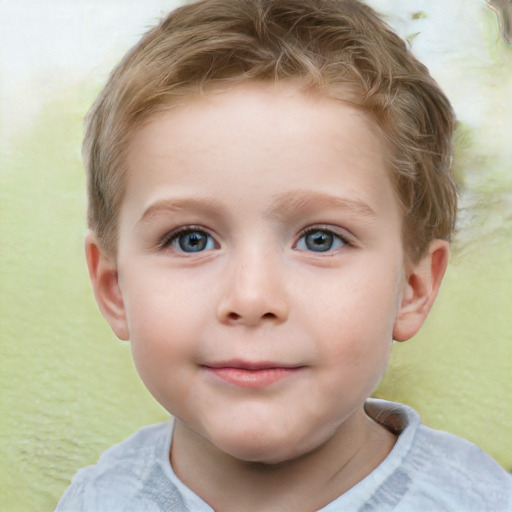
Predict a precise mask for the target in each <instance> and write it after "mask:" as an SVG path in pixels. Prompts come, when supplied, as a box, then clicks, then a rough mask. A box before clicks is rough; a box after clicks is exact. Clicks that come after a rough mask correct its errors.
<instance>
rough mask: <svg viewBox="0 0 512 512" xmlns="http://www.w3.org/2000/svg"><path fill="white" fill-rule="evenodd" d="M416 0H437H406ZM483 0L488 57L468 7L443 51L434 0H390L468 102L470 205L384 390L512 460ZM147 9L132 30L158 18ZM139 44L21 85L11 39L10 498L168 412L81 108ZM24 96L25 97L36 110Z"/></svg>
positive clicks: (4, 440) (505, 126) (33, 496)
mask: <svg viewBox="0 0 512 512" xmlns="http://www.w3.org/2000/svg"><path fill="white" fill-rule="evenodd" d="M63 3H64V2H60V3H59V2H48V4H59V5H61V4H63ZM85 3H87V2H85ZM88 3H89V4H91V5H92V4H95V5H99V2H88ZM370 3H372V4H375V5H376V7H382V8H385V7H386V6H385V5H384V4H385V2H382V1H381V2H378V1H375V2H370ZM416 3H417V4H419V5H420V7H421V5H423V4H425V3H424V2H423V3H422V2H410V3H409V4H408V5H410V4H416ZM28 4H29V3H28V2H27V3H26V5H28ZM164 4H165V2H160V3H158V2H156V3H155V2H153V4H151V5H152V6H153V7H152V9H153V10H151V9H149V8H148V17H149V18H150V19H151V18H153V19H154V18H155V17H156V16H158V14H159V13H158V9H160V8H162V5H164ZM459 4H460V2H459ZM470 4H471V5H472V8H471V10H470V15H471V23H473V25H472V26H471V27H470V29H471V30H472V32H473V36H472V37H474V38H477V42H476V43H475V47H474V48H479V50H478V52H481V53H478V56H477V57H478V59H480V60H477V61H476V64H475V54H474V53H473V50H472V48H473V46H471V44H469V43H468V42H467V40H466V39H464V38H465V37H466V36H465V35H464V34H465V32H464V31H465V28H464V27H461V26H460V25H458V24H460V23H462V22H464V23H466V21H464V20H466V19H467V13H465V10H462V7H460V9H461V11H460V12H457V11H456V12H455V14H454V13H453V12H452V13H451V18H450V22H451V23H453V30H455V31H457V30H459V31H460V33H461V34H462V35H461V36H460V38H462V43H461V45H460V47H458V46H457V45H456V41H457V38H452V43H446V44H452V46H451V47H447V48H446V49H445V52H444V53H439V51H438V50H435V48H434V50H432V49H430V50H429V48H428V44H427V43H428V40H429V38H433V39H435V37H436V34H438V32H436V30H438V28H436V27H435V26H433V25H436V24H435V23H433V22H432V19H431V18H432V17H433V16H434V15H435V13H434V14H431V13H430V11H429V10H428V9H426V10H425V11H421V10H419V9H412V8H408V9H405V8H404V10H403V11H401V14H400V15H397V14H396V13H395V14H393V12H391V11H389V12H388V17H389V21H390V22H392V23H394V24H395V26H396V27H397V29H398V30H401V31H402V34H403V35H404V36H409V39H410V40H411V44H412V47H413V50H415V49H417V50H418V53H419V54H420V58H422V59H423V60H425V61H427V64H428V65H429V67H431V69H432V71H433V73H434V76H436V78H438V79H439V81H440V82H441V83H442V85H443V87H444V88H445V89H446V90H447V92H448V95H449V96H450V97H451V98H452V99H453V100H454V104H455V107H456V109H457V111H458V113H459V117H460V118H461V121H462V125H461V129H460V130H459V139H458V148H459V149H458V160H457V173H458V176H459V178H460V181H461V183H462V185H463V188H462V190H463V201H462V205H463V214H462V216H461V223H460V232H459V234H458V237H457V241H456V243H455V244H454V256H453V259H452V262H451V265H450V268H449V271H448V275H447V277H446V280H445V283H444V285H443V288H442V290H441V293H440V297H439V299H438V302H437V303H436V305H435V308H434V311H433V313H432V315H431V317H430V318H429V320H428V321H427V324H426V326H425V327H424V329H423V330H422V332H421V333H420V335H418V336H417V337H416V338H415V339H414V340H411V341H409V342H407V343H404V344H397V345H395V346H394V349H393V355H392V361H391V365H390V367H389V370H388V372H387V374H386V376H385V378H384V380H383V382H382V384H381V385H380V387H379V388H378V390H377V391H376V395H377V396H379V397H385V398H388V399H391V400H398V401H402V402H405V403H408V404H410V405H412V406H413V407H415V408H416V409H417V410H418V411H419V412H420V413H421V416H422V418H423V420H424V422H425V423H427V424H428V425H430V426H433V427H436V428H441V429H444V430H448V431H450V432H453V433H455V434H458V435H460V436H462V437H465V438H467V439H470V440H471V441H473V442H475V443H477V444H478V445H479V446H480V447H481V448H482V449H484V450H485V451H487V452H488V453H489V454H491V455H492V456H493V457H494V458H496V459H497V460H498V461H499V462H500V463H501V464H502V465H503V466H504V467H506V468H507V469H512V436H511V435H510V425H511V424H512V407H511V403H510V397H511V396H512V377H511V375H512V329H511V327H512V325H511V324H512V322H511V316H512V298H511V297H512V293H511V290H512V262H511V260H512V227H511V218H512V198H511V191H512V165H511V162H512V149H511V147H510V146H511V145H510V133H512V126H511V121H510V117H511V116H510V114H511V112H512V104H511V103H512V100H511V98H510V90H512V71H511V70H512V48H510V47H506V46H505V45H504V44H503V43H502V41H501V40H500V39H499V37H498V35H497V27H496V20H495V17H494V15H493V13H491V12H490V11H488V10H487V9H485V7H484V6H483V5H482V3H480V4H478V5H477V2H473V0H471V2H470V1H469V0H468V1H467V2H466V4H465V5H466V6H468V5H470ZM430 5H434V3H431V4H430ZM460 5H461V6H462V4H460ZM5 12H6V11H4V12H3V13H4V14H5ZM100 12H101V11H100ZM0 13H2V11H1V10H0ZM48 16H51V13H48ZM461 19H462V20H463V21H462V22H461ZM2 23H6V20H5V19H4V20H3V22H2ZM139 23H140V26H139V28H138V29H137V30H136V29H133V34H132V36H133V38H134V39H133V40H135V39H136V36H137V35H138V34H139V33H141V32H142V31H143V29H144V24H143V22H142V21H140V22H139ZM429 23H430V24H429ZM446 23H448V21H447V22H446ZM468 23H469V21H468ZM445 28H446V27H445ZM430 31H433V35H432V33H431V32H430ZM452 35H453V34H452ZM115 39H116V34H115V31H114V32H113V34H112V40H115ZM123 41H124V40H123ZM453 41H455V43H453ZM132 42H133V41H131V40H130V44H131V43H132ZM2 43H5V41H2ZM453 45H455V46H453ZM114 46H115V45H114ZM126 48H127V46H126V45H124V46H122V47H119V48H117V47H116V48H114V47H112V48H111V51H110V54H109V56H106V57H105V58H104V59H103V60H104V62H103V64H102V67H101V69H98V68H93V69H89V70H87V73H88V74H83V73H82V74H81V75H80V74H78V73H77V74H76V77H75V76H72V77H71V78H69V77H67V78H66V79H63V78H62V77H63V76H64V73H63V72H64V71H66V68H62V67H61V68H60V69H55V70H54V69H53V68H52V67H51V65H49V66H48V67H49V69H48V72H47V73H46V74H39V75H37V76H36V77H35V78H32V81H31V82H29V85H28V86H26V88H25V89H20V90H18V91H17V90H15V88H13V89H12V91H14V93H13V92H12V91H11V90H10V89H9V88H8V87H7V85H6V84H5V80H6V78H5V77H6V76H7V75H6V74H5V72H6V71H8V63H9V56H8V55H6V53H3V54H2V59H3V61H2V65H3V66H2V71H3V73H2V80H4V87H3V89H2V93H3V99H2V111H1V112H0V122H1V125H0V128H1V131H0V143H1V151H0V172H1V192H0V194H1V196H0V200H1V211H0V215H1V217H0V229H1V231H0V236H1V248H0V279H1V285H2V291H1V304H0V322H1V323H0V332H1V350H0V364H1V367H0V372H1V373H0V392H1V395H0V417H1V423H0V435H1V439H0V445H1V451H2V456H1V458H0V510H1V511H3V512H8V511H24V512H30V511H44V510H51V509H52V508H53V506H54V505H55V503H56V501H57V500H58V498H59V496H60V495H61V494H62V492H63V491H64V490H65V488H66V487H67V486H68V485H69V481H70V478H71V477H72V475H73V474H74V473H75V472H76V471H77V470H78V469H79V468H80V467H83V466H84V465H87V464H91V463H93V462H94V461H95V460H96V459H97V458H98V456H99V455H100V454H101V452H102V451H103V450H105V449H106V448H107V447H108V446H110V445H112V444H113V443H115V442H118V441H120V440H122V439H123V438H125V437H127V436H128V435H129V434H131V433H132V432H133V431H134V430H136V429H137V428H138V427H140V426H142V425H144V424H148V423H153V422H157V421H161V420H162V419H164V418H166V417H167V413H166V412H165V411H163V410H162V409H161V408H160V406H159V405H157V404H156V403H155V402H154V400H153V399H152V398H151V397H150V396H149V394H148V392H147V391H146V390H145V389H144V388H143V386H142V384H141V383H140V382H139V379H138V377H137V375H136V373H135V370H134V368H133V365H132V362H131V357H130V350H129V345H128V344H126V343H122V342H120V341H118V340H116V339H115V338H114V336H113V334H112V333H111V332H110V330H109V328H108V327H107V325H106V323H105V322H104V320H103V319H102V317H101V315H100V314H99V312H98V310H97V307H96V305H95V303H94V300H93V297H92V293H91V291H90V287H89V283H88V277H87V274H86V269H85V263H84V257H83V249H82V244H83V233H84V230H85V223H84V212H85V194H84V177H83V174H82V168H81V162H80V141H81V135H82V119H83V116H84V114H85V112H86V110H87V108H88V107H89V105H90V104H91V102H92V100H93V98H94V96H95V94H96V93H97V92H98V90H99V87H100V83H102V82H103V80H104V78H105V73H106V70H108V69H109V68H110V67H111V65H112V64H113V63H115V62H116V61H117V60H118V59H119V58H120V56H121V55H122V53H123V52H124V51H125V50H126ZM429 52H430V53H429ZM436 52H437V53H436ZM429 59H430V60H429ZM6 63H7V64H6ZM59 73H63V74H61V75H59ZM50 85H51V86H50ZM10 91H11V92H10ZM16 94H17V95H18V96H17V97H16ZM24 94H31V95H35V96H37V108H32V109H31V110H30V112H28V111H27V110H23V106H24V103H23V101H24V97H23V95H24ZM13 98H14V99H13ZM26 99H27V101H28V98H26ZM33 100H34V98H33V97H31V101H33ZM16 101H17V102H18V103H16ZM475 104H477V106H479V108H476V109H475ZM17 112H24V117H23V119H22V120H20V119H18V118H17ZM475 112H476V113H475ZM507 133H508V136H507Z"/></svg>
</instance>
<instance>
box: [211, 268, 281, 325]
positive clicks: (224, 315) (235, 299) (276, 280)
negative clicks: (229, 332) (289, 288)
mask: <svg viewBox="0 0 512 512" xmlns="http://www.w3.org/2000/svg"><path fill="white" fill-rule="evenodd" d="M287 317H288V302H287V299H286V290H285V283H284V280H283V278H282V275H281V274H280V273H279V272H278V271H277V268H276V267H272V266H269V265H268V264H264V265H253V266H249V265H244V266H243V267H241V268H239V269H238V270H237V271H233V272H232V273H231V276H230V278H229V279H228V280H227V281H226V288H225V289H224V293H223V296H222V298H221V300H220V302H219V307H218V318H219V320H220V321H221V322H223V323H228V324H232V325H246V326H256V325H259V324H260V323H269V322H270V323H281V322H284V321H285V320H286V319H287Z"/></svg>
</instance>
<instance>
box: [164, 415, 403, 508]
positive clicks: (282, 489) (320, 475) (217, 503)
mask: <svg viewBox="0 0 512 512" xmlns="http://www.w3.org/2000/svg"><path fill="white" fill-rule="evenodd" d="M395 441H396V438H395V437H394V436H393V435H392V434H391V433H390V432H388V431H387V430H386V429H385V428H384V427H382V426H381V425H379V424H377V423H375V422H374V421H373V420H371V419H370V418H369V417H368V416H366V414H365V413H364V411H363V409H362V408H361V410H359V411H357V412H356V413H355V414H354V415H353V416H352V417H351V418H349V419H348V420H347V421H346V422H345V423H344V424H343V426H342V427H341V428H340V429H339V430H338V431H337V432H335V433H334V434H333V436H332V437H330V438H329V439H328V440H327V441H326V442H325V443H324V444H322V445H321V446H319V447H317V448H316V449H315V450H313V451H311V452H309V453H306V454H302V455H300V456H299V457H296V458H294V459H292V460H287V461H283V462H280V463H277V464H265V463H261V462H250V461H244V460H240V459H237V458H235V457H232V456H231V455H229V454H226V453H224V452H222V451H220V450H219V449H218V448H216V447H215V446H214V445H213V444H212V443H211V442H210V441H208V440H207V439H206V438H204V437H203V436H201V435H199V434H198V433H197V432H195V431H193V430H192V429H190V428H189V427H188V425H186V424H185V423H183V422H181V421H180V420H178V419H177V420H176V423H175V428H174V436H173V441H172V450H171V454H170V459H171V464H172V466H173V469H174V471H175V473H176V475H177V476H178V477H179V478H180V480H181V481H182V482H183V483H185V485H187V486H188V487H189V488H190V489H191V490H192V491H193V492H195V493H196V494H197V495H198V496H200V497H201V498H202V499H203V500H204V501H206V502H207V503H208V504H209V505H210V506H211V507H212V508H214V510H216V511H218V512H230V511H236V510H244V511H246V512H257V511H265V512H271V511H286V510H290V511H292V510H293V511H297V510H317V509H319V508H322V507H324V506H325V505H327V504H328V503H330V502H331V501H333V500H334V499H336V498H337V497H338V496H341V495H342V494H343V493H345V492H346V491H348V490H349V489H350V488H351V487H353V486H354V485H355V484H357V483H358V482H360V481H361V480H362V479H363V478H365V477H366V476H367V475H368V474H369V473H371V472H372V471H373V470H374V469H375V468H376V467H377V466H378V465H379V464H380V463H381V462H382V461H383V460H384V458H385V457H386V456H387V455H388V453H389V452H390V451H391V449H392V447H393V445H394V443H395ZM312 490H314V492H312Z"/></svg>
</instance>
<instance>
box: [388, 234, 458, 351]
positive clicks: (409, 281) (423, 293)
mask: <svg viewBox="0 0 512 512" xmlns="http://www.w3.org/2000/svg"><path fill="white" fill-rule="evenodd" d="M449 255H450V248H449V244H448V242H446V241H445V240H434V241H433V242H431V244H430V246H429V249H428V252H427V254H426V255H425V256H424V257H423V258H422V259H421V260H420V261H419V262H418V263H416V264H415V265H413V266H412V268H411V269H409V272H408V274H407V276H406V280H405V282H404V287H403V291H402V302H401V304H400V307H399V309H398V313H397V317H396V320H395V325H394V328H393V338H394V339H395V340H396V341H406V340H408V339H409V338H412V337H413V336H414V335H415V334H416V333H417V332H418V331H419V330H420V328H421V326H422V325H423V323H424V322H425V320H426V318H427V316H428V314H429V312H430V309H431V308H432V305H433V304H434V301H435V299H436V297H437V292H438V291H439V288H440V287H441V282H442V280H443V276H444V274H445V272H446V267H447V266H448V259H449Z"/></svg>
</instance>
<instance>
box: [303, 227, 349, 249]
mask: <svg viewBox="0 0 512 512" xmlns="http://www.w3.org/2000/svg"><path fill="white" fill-rule="evenodd" d="M315 231H327V232H329V233H332V234H333V235H336V236H337V237H339V238H340V239H341V240H342V241H343V243H344V244H345V245H348V246H354V245H355V243H354V241H353V237H351V236H350V235H349V233H347V230H346V229H343V228H340V227H336V226H332V225H329V224H312V225H311V226H307V227H305V228H304V229H302V230H301V231H300V232H299V234H298V235H297V241H296V242H295V243H294V244H293V246H294V247H295V246H296V245H297V243H298V241H299V240H300V239H301V238H302V237H303V236H305V235H307V234H308V233H313V232H315Z"/></svg>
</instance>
